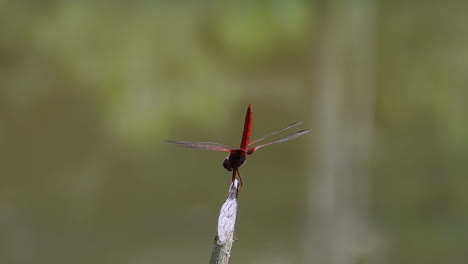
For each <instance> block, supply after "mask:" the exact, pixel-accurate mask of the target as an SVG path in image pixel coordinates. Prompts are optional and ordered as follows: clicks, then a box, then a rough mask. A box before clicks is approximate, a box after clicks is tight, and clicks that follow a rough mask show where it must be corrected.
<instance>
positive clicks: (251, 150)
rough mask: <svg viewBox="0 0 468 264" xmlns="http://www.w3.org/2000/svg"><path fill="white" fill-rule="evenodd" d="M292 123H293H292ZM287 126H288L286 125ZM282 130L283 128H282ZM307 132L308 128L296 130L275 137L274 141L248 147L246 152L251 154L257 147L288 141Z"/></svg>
mask: <svg viewBox="0 0 468 264" xmlns="http://www.w3.org/2000/svg"><path fill="white" fill-rule="evenodd" d="M293 125H294V124H293ZM288 128H289V127H288ZM283 130H284V129H283ZM309 132H310V129H305V130H301V131H297V132H296V133H294V134H291V135H289V136H285V137H282V138H280V139H277V140H275V141H272V142H268V143H265V144H262V145H259V146H256V147H253V148H250V149H249V150H248V151H247V154H252V153H253V152H254V151H256V150H257V149H259V148H263V147H265V146H268V145H272V144H276V143H281V142H285V141H288V140H291V139H294V138H297V137H300V136H302V135H305V134H307V133H309Z"/></svg>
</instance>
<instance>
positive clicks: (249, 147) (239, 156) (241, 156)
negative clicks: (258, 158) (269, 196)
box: [165, 104, 310, 186]
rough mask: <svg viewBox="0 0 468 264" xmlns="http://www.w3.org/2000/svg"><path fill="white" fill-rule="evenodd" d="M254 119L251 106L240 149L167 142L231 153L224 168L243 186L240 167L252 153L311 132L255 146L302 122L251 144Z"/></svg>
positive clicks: (303, 132)
mask: <svg viewBox="0 0 468 264" xmlns="http://www.w3.org/2000/svg"><path fill="white" fill-rule="evenodd" d="M252 117H253V114H252V106H251V105H250V104H249V106H248V107H247V113H246V114H245V121H244V131H243V132H242V140H241V144H240V147H239V148H231V147H228V146H226V145H223V144H219V143H213V142H188V141H172V140H165V141H166V142H169V143H174V144H177V145H179V146H182V147H188V148H197V149H203V150H213V151H224V152H229V156H227V158H225V159H224V161H223V167H224V168H225V169H226V170H228V171H232V178H231V180H232V181H233V182H234V180H235V179H236V175H238V176H239V181H240V185H241V186H242V178H241V175H240V173H239V167H240V166H242V164H244V162H245V160H246V158H247V155H251V154H252V153H254V152H255V151H256V150H258V149H259V148H263V147H265V146H268V145H272V144H276V143H281V142H285V141H288V140H291V139H293V138H297V137H300V136H302V135H304V134H306V133H309V132H310V130H309V129H305V130H300V131H297V132H296V133H293V134H291V135H288V136H285V137H282V138H280V139H277V140H274V141H271V142H268V143H264V144H261V145H258V146H253V145H255V144H257V143H258V142H260V141H262V140H264V139H266V138H268V137H270V136H273V135H275V134H278V133H280V132H283V131H284V130H286V129H290V128H292V127H295V126H297V125H299V124H300V123H301V122H296V123H293V124H291V125H289V126H287V127H285V128H282V129H280V130H278V131H276V132H273V133H271V134H269V135H266V136H264V137H261V138H259V139H257V140H254V141H252V142H250V134H251V132H252Z"/></svg>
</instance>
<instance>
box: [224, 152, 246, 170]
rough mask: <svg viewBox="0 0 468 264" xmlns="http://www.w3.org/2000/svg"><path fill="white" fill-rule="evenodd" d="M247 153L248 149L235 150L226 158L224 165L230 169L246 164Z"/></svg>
mask: <svg viewBox="0 0 468 264" xmlns="http://www.w3.org/2000/svg"><path fill="white" fill-rule="evenodd" d="M246 154H247V153H246V151H245V150H243V149H236V150H233V151H232V152H231V153H230V154H229V156H228V157H227V158H225V159H224V161H223V167H224V168H225V169H226V170H228V171H232V170H233V169H237V168H239V167H240V166H241V165H242V164H244V162H245V158H246Z"/></svg>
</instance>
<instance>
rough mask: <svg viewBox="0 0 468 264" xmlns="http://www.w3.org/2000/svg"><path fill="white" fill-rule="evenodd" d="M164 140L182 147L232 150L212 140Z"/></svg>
mask: <svg viewBox="0 0 468 264" xmlns="http://www.w3.org/2000/svg"><path fill="white" fill-rule="evenodd" d="M164 141H166V142H169V143H173V144H177V145H179V146H182V147H187V148H196V149H203V150H213V151H224V152H231V150H232V148H231V147H228V146H226V145H223V144H219V143H214V142H189V141H172V140H164Z"/></svg>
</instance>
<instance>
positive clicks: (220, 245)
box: [210, 180, 239, 264]
mask: <svg viewBox="0 0 468 264" xmlns="http://www.w3.org/2000/svg"><path fill="white" fill-rule="evenodd" d="M238 191H239V182H238V181H237V180H234V182H233V183H231V185H230V187H229V192H228V196H227V199H226V201H224V204H223V206H222V207H221V211H220V212H219V218H218V230H217V233H216V236H215V238H214V243H213V250H212V252H211V258H210V264H228V263H229V257H230V256H231V248H232V244H233V243H234V226H235V224H236V215H237V192H238Z"/></svg>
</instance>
